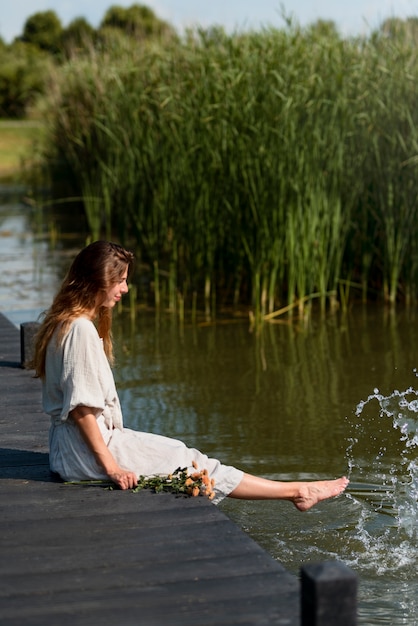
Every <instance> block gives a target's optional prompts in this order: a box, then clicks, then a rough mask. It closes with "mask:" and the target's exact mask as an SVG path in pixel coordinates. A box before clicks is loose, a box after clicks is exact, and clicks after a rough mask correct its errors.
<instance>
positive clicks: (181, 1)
mask: <svg viewBox="0 0 418 626" xmlns="http://www.w3.org/2000/svg"><path fill="white" fill-rule="evenodd" d="M133 4H144V5H147V6H149V7H150V8H151V9H153V10H154V12H155V13H156V14H157V16H158V17H160V18H162V19H164V20H166V21H168V22H169V23H170V24H172V25H173V26H174V27H175V28H176V29H177V30H178V31H179V32H181V31H182V30H183V29H184V28H185V27H189V26H196V25H198V24H199V25H200V26H203V27H204V28H207V27H208V26H212V25H215V24H216V25H221V26H223V27H224V28H225V29H226V30H227V31H228V32H232V31H236V30H245V29H257V30H258V29H261V28H262V27H267V26H275V27H278V28H281V27H283V25H284V21H283V17H282V14H283V10H284V14H285V15H286V16H287V17H292V18H293V19H294V21H295V22H296V23H298V24H300V25H301V26H306V25H308V24H310V23H312V22H315V21H316V20H318V19H324V20H333V21H334V22H335V23H336V25H337V27H338V29H339V32H340V33H341V34H342V35H343V36H350V35H367V34H369V33H370V32H371V31H372V30H374V29H376V28H378V27H379V26H380V25H381V23H382V22H383V21H384V20H385V19H386V18H388V17H399V18H402V19H405V18H406V17H412V16H414V17H418V0H348V1H345V0H87V2H86V0H11V2H10V4H9V2H5V1H4V0H3V3H2V8H1V9H0V37H2V39H3V40H4V41H5V42H6V43H11V42H12V41H13V39H14V38H15V37H17V36H18V35H21V34H22V31H23V27H24V24H25V22H26V20H27V18H28V17H30V16H31V15H33V14H34V13H38V12H40V11H48V10H53V11H55V13H56V14H57V15H58V17H59V18H60V20H61V22H62V25H63V26H64V27H65V26H67V25H68V24H69V23H70V22H71V20H73V19H74V18H76V17H84V18H86V19H87V21H88V22H89V23H90V24H91V26H93V27H94V28H97V27H98V26H99V24H100V22H101V20H102V18H103V16H104V14H105V13H106V11H107V9H108V8H109V7H110V6H114V5H117V6H123V7H129V6H132V5H133ZM5 5H6V6H5Z"/></svg>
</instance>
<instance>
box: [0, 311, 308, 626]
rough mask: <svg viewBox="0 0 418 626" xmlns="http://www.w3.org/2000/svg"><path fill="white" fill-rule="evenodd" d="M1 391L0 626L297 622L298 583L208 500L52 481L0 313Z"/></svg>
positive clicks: (39, 421)
mask: <svg viewBox="0 0 418 626" xmlns="http://www.w3.org/2000/svg"><path fill="white" fill-rule="evenodd" d="M0 393H1V398H2V400H1V410H0V507H1V513H0V625H1V626H24V625H33V626H35V625H39V626H55V625H57V626H66V625H67V624H68V625H71V626H78V625H89V626H91V625H96V624H97V625H99V624H100V625H101V626H113V625H115V626H127V625H132V626H134V625H135V626H148V625H150V626H153V625H158V626H160V625H161V626H170V625H177V624H178V625H179V626H180V625H181V626H188V625H189V624H190V625H193V626H195V625H196V626H197V625H198V626H205V625H209V624H217V625H225V626H227V625H229V624H248V625H258V624H260V625H261V624H263V625H264V624H266V625H267V624H269V625H272V624H282V625H285V624H286V625H290V626H293V625H296V624H299V623H300V610H299V597H300V589H299V582H298V580H297V578H296V577H294V576H292V575H290V574H289V573H288V572H287V571H286V570H285V569H284V568H283V567H282V566H281V565H280V564H279V563H277V562H276V561H275V560H273V559H272V558H271V557H270V556H269V555H268V554H267V553H266V552H265V551H264V550H263V549H262V548H260V546H258V545H257V544H256V543H255V542H254V541H253V540H252V539H251V538H250V537H249V536H248V535H246V534H245V533H244V532H243V531H242V530H241V529H240V528H238V527H237V526H236V525H235V524H234V523H233V522H232V521H231V520H229V519H228V518H227V517H226V516H225V515H224V514H223V513H222V512H221V511H220V510H219V509H218V508H217V507H216V506H215V505H213V504H212V503H211V502H209V501H208V500H207V499H206V498H203V497H199V498H187V497H186V498H184V497H176V496H174V495H172V494H167V493H163V494H154V493H152V492H150V491H142V492H139V493H132V492H130V491H129V492H122V491H118V490H112V491H110V490H108V489H105V488H103V487H97V486H95V487H81V486H74V485H66V484H63V483H61V482H59V481H55V480H54V479H53V477H52V476H51V474H50V472H49V466H48V428H49V418H48V417H47V416H46V415H45V414H44V413H43V411H42V408H41V388H40V382H39V380H36V379H34V378H33V373H32V372H30V371H28V370H24V369H22V368H21V367H20V341H19V330H18V329H17V328H16V327H15V326H14V325H13V324H12V323H11V322H9V321H8V320H7V319H6V318H5V317H4V316H2V315H1V314H0Z"/></svg>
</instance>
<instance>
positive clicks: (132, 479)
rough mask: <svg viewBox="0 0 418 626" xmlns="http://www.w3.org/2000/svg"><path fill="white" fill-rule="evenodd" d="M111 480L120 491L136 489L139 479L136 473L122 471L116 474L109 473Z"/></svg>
mask: <svg viewBox="0 0 418 626" xmlns="http://www.w3.org/2000/svg"><path fill="white" fill-rule="evenodd" d="M108 476H109V478H110V480H112V481H113V482H114V483H115V484H116V485H117V486H118V487H119V489H134V487H136V486H137V484H138V478H137V477H136V475H135V474H134V472H129V471H127V470H123V469H120V470H118V471H115V472H110V473H108Z"/></svg>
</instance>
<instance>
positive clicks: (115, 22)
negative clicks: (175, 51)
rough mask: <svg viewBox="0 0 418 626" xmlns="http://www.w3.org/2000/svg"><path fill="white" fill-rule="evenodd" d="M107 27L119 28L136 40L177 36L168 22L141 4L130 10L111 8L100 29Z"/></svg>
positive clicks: (129, 8) (133, 6)
mask: <svg viewBox="0 0 418 626" xmlns="http://www.w3.org/2000/svg"><path fill="white" fill-rule="evenodd" d="M107 27H112V28H118V29H120V30H122V31H124V32H125V33H126V34H127V35H129V36H131V37H134V38H135V39H146V38H150V37H161V36H163V35H168V36H175V31H174V29H173V28H172V27H171V26H170V25H169V24H168V23H167V22H164V21H163V20H160V19H159V18H158V17H157V16H156V15H155V13H154V12H153V11H152V9H150V8H149V7H146V6H143V5H140V4H133V5H132V6H131V7H128V8H124V7H120V6H117V5H114V6H111V7H110V8H109V9H108V10H107V11H106V13H105V16H104V18H103V20H102V22H101V24H100V29H102V28H107Z"/></svg>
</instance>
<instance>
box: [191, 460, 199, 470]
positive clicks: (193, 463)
mask: <svg viewBox="0 0 418 626" xmlns="http://www.w3.org/2000/svg"><path fill="white" fill-rule="evenodd" d="M192 465H193V467H194V468H195V469H197V467H198V465H197V463H196V461H192Z"/></svg>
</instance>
